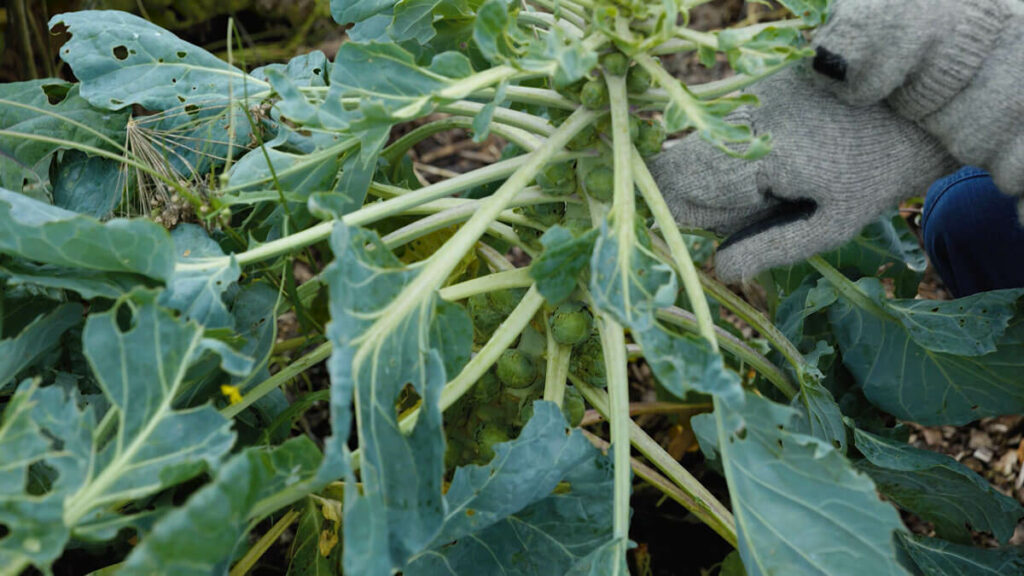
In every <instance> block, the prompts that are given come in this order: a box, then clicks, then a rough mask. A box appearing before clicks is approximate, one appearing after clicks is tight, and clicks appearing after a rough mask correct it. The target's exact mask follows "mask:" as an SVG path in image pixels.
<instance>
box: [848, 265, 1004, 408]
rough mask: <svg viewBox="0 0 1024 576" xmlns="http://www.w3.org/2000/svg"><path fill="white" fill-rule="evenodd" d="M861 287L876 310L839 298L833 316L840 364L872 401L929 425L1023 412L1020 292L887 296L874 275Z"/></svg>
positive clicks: (859, 283) (860, 282) (864, 281)
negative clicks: (945, 297)
mask: <svg viewBox="0 0 1024 576" xmlns="http://www.w3.org/2000/svg"><path fill="white" fill-rule="evenodd" d="M857 286H858V287H859V289H860V290H861V291H862V292H863V293H864V294H865V295H866V296H867V298H868V299H870V301H872V302H874V303H875V304H876V305H877V306H878V308H876V309H866V308H862V307H860V305H858V304H854V303H852V302H850V301H848V300H847V299H845V298H843V297H842V296H840V298H839V302H838V303H837V304H835V305H834V306H832V307H831V308H829V310H828V319H829V323H830V324H831V326H832V331H833V333H834V334H835V337H836V340H837V342H838V344H839V349H840V351H841V352H842V357H843V364H844V365H845V366H846V367H847V368H848V369H849V370H850V372H851V373H852V374H853V376H854V378H855V379H856V381H857V382H858V383H859V384H860V386H861V387H862V389H863V391H864V394H865V395H866V396H867V398H868V399H869V400H870V401H871V402H872V403H873V404H875V405H877V406H878V407H880V408H882V409H883V410H885V411H887V412H889V413H891V414H893V415H894V416H896V417H898V418H902V419H906V420H912V421H914V422H919V423H921V424H924V425H935V424H951V425H957V424H964V423H966V422H970V421H972V420H976V419H978V418H982V417H985V416H997V415H1001V414H1008V413H1013V412H1020V411H1022V410H1024V385H1022V384H1021V381H1020V374H1021V370H1024V315H1022V314H1021V313H1020V306H1021V305H1020V303H1019V302H1018V299H1019V297H1020V294H1021V291H1020V290H1004V291H994V292H986V293H982V294H978V295H977V296H973V297H970V298H967V299H961V300H953V301H950V302H933V301H932V302H930V301H923V300H908V301H901V300H888V299H886V297H885V293H884V289H883V287H882V285H881V283H879V282H878V281H877V280H875V279H870V278H869V279H864V280H861V281H859V282H858V283H857ZM880 311H883V312H884V314H883V313H882V312H880ZM954 352H958V353H961V354H963V353H968V354H970V355H969V356H961V355H956V354H955V353H954Z"/></svg>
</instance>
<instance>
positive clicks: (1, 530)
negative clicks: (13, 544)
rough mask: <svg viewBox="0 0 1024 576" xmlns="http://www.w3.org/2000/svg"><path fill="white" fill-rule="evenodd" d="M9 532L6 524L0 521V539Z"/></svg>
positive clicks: (5, 536)
mask: <svg viewBox="0 0 1024 576" xmlns="http://www.w3.org/2000/svg"><path fill="white" fill-rule="evenodd" d="M10 534H11V529H10V528H8V527H7V524H3V523H0V540H3V539H4V538H7V537H8V536H10Z"/></svg>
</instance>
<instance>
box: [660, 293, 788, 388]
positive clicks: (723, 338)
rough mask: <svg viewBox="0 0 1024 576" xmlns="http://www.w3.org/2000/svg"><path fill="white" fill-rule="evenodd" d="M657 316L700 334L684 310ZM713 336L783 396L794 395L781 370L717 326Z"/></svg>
mask: <svg viewBox="0 0 1024 576" xmlns="http://www.w3.org/2000/svg"><path fill="white" fill-rule="evenodd" d="M657 314H658V319H659V320H662V321H664V322H667V323H669V324H672V325H674V326H678V327H680V328H682V329H683V330H686V331H687V332H693V333H696V334H700V333H701V332H700V327H699V323H698V322H697V319H696V317H695V316H694V315H693V314H692V313H690V312H688V311H686V310H683V309H681V308H676V307H675V306H673V307H671V308H665V309H662V310H658V312H657ZM715 335H716V336H717V339H718V343H719V344H720V345H721V346H722V348H723V349H724V350H725V351H726V352H728V353H729V354H732V355H733V356H735V357H736V358H738V359H740V360H741V361H743V362H746V363H747V364H749V365H750V367H751V368H752V369H754V370H755V371H756V372H758V373H759V374H761V375H762V376H764V377H765V378H767V379H768V381H769V382H771V383H772V384H774V385H775V387H776V388H778V389H779V390H780V391H781V392H782V393H783V394H785V395H786V396H788V397H790V398H792V397H793V396H794V395H795V394H796V387H795V386H794V384H793V382H792V380H791V379H790V378H789V376H788V375H786V373H785V372H783V371H782V370H779V368H778V367H777V366H776V365H775V364H772V362H771V361H770V360H768V359H767V358H765V357H764V356H762V355H761V354H759V353H758V352H757V351H756V350H754V349H753V348H751V347H750V346H747V344H746V343H745V342H743V341H742V340H740V339H739V338H737V337H735V336H733V335H732V334H730V333H729V332H726V331H725V330H723V329H722V328H719V327H718V326H715Z"/></svg>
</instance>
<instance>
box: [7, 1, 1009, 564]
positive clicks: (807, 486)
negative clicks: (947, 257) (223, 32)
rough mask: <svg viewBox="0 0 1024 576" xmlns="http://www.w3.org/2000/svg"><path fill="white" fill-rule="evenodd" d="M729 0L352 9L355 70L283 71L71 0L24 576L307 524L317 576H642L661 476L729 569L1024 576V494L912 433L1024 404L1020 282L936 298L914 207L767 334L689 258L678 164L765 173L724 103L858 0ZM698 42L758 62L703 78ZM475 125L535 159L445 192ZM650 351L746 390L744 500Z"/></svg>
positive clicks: (36, 234)
mask: <svg viewBox="0 0 1024 576" xmlns="http://www.w3.org/2000/svg"><path fill="white" fill-rule="evenodd" d="M702 3H704V1H703V0H663V1H661V2H658V1H654V0H650V1H647V0H530V1H529V2H509V1H507V0H473V1H469V2H466V1H457V0H433V1H426V2H421V1H416V0H401V1H390V0H380V1H372V2H371V1H367V0H331V13H332V16H333V18H334V19H335V20H336V21H337V23H338V24H339V25H341V26H350V27H349V28H348V30H347V34H348V40H347V41H346V42H345V43H344V44H343V45H342V46H341V47H340V49H339V50H338V52H337V54H336V55H335V56H334V58H333V60H329V59H328V58H327V57H326V56H325V55H324V54H323V53H320V52H312V53H309V54H305V55H302V56H299V57H296V58H293V59H292V60H290V61H289V62H287V63H282V64H273V65H268V66H264V67H261V68H256V69H252V70H246V69H245V66H244V65H242V64H241V63H238V62H233V61H232V62H225V61H222V60H220V59H218V58H216V57H214V56H213V55H211V54H210V53H208V52H207V51H205V50H204V49H202V48H200V47H197V46H194V45H192V44H189V43H187V42H185V41H183V40H181V39H179V38H178V37H176V36H175V35H174V34H172V33H170V32H168V31H166V30H163V29H161V28H159V27H157V26H156V25H154V24H151V23H149V22H147V21H145V20H143V19H141V18H138V17H136V16H132V15H130V14H127V13H123V12H114V11H110V12H99V11H86V12H76V13H68V14H60V15H57V16H54V17H53V19H52V20H51V22H50V26H51V29H52V30H53V31H54V32H55V33H64V34H66V35H67V37H68V39H67V41H66V42H65V44H64V45H63V46H62V47H61V48H60V51H59V56H60V58H61V59H62V60H63V61H64V62H65V63H66V65H67V66H68V68H69V69H70V71H71V72H73V74H74V77H75V78H76V81H75V82H65V81H61V80H56V79H50V80H34V81H29V82H21V83H13V84H4V85H0V152H2V154H0V166H2V170H0V186H2V188H0V286H2V287H3V290H2V295H0V403H2V405H0V407H2V414H3V416H2V419H0V574H4V575H6V574H11V575H17V574H21V573H24V572H25V571H27V570H30V569H31V568H35V569H37V570H40V571H42V572H43V573H50V572H51V571H52V570H53V567H54V565H55V563H59V562H60V561H61V559H66V558H68V557H69V554H76V553H79V552H80V551H81V550H98V549H105V550H109V551H111V552H110V554H111V556H110V557H109V558H108V559H109V562H108V564H106V567H105V568H104V570H103V571H101V572H99V573H103V574H108V573H109V574H176V575H177V574H232V575H235V574H243V573H246V572H248V571H250V570H251V569H252V568H253V567H255V566H257V564H258V563H259V562H260V559H261V557H262V556H263V555H264V554H266V552H267V550H268V549H270V548H271V546H272V545H273V543H274V542H275V541H277V540H278V538H279V537H280V536H281V535H282V534H284V533H286V532H288V531H289V530H291V531H293V534H294V537H293V538H292V544H291V547H290V549H289V550H288V551H287V562H288V564H289V566H290V568H289V573H290V574H308V573H316V574H341V573H345V574H350V575H360V576H362V575H367V576H373V575H387V574H395V573H401V574H405V575H409V576H411V575H435V574H437V575H441V574H467V575H469V574H474V575H479V574H574V575H586V574H590V575H604V574H626V573H627V572H628V567H627V556H628V551H629V550H630V548H631V542H630V517H631V511H630V497H631V491H632V488H633V487H634V485H636V484H637V483H641V482H643V483H647V484H649V485H651V486H653V487H654V489H656V490H659V491H661V492H663V493H664V495H665V496H667V497H668V498H670V499H671V500H673V501H674V502H675V503H677V504H678V505H679V506H682V507H683V508H684V509H685V510H687V511H688V513H689V514H692V516H693V517H694V518H695V519H696V520H698V521H699V522H701V523H703V524H706V525H707V527H708V529H709V530H710V531H713V533H714V534H717V535H718V537H720V538H721V539H722V540H724V542H726V543H728V545H729V546H731V547H733V548H735V550H736V552H734V553H733V554H732V555H731V556H730V557H729V558H728V559H727V561H726V562H725V563H724V564H723V567H722V573H723V574H726V573H728V574H740V573H742V572H743V571H744V570H745V572H746V573H747V574H750V575H767V574H785V575H787V576H800V575H812V574H813V575H826V574H827V575H841V574H878V575H882V574H975V573H978V572H971V570H977V569H978V568H977V567H978V566H984V567H985V569H986V570H989V572H988V573H993V574H996V573H999V574H1008V573H1022V572H1024V569H1021V568H1020V567H1021V566H1022V565H1024V559H1022V557H1021V555H1020V553H1019V552H1018V551H1016V550H1013V549H1009V548H1007V549H999V550H983V549H979V548H973V547H971V546H970V543H971V533H972V531H976V532H987V533H990V534H992V536H994V538H995V539H997V540H999V541H1000V542H1004V543H1005V542H1006V541H1008V539H1009V537H1010V535H1012V533H1013V530H1014V526H1015V524H1016V521H1017V519H1018V518H1019V517H1020V516H1022V514H1024V510H1022V509H1021V507H1020V505H1019V504H1017V503H1016V501H1014V500H1012V499H1010V498H1008V497H1006V496H1003V495H1002V494H999V493H998V492H996V491H995V490H994V489H993V488H992V487H991V486H989V485H988V484H987V483H986V482H985V481H984V480H982V479H981V478H980V477H978V476H977V475H976V474H974V473H973V472H971V471H970V470H969V469H967V468H966V467H964V466H963V465H961V464H959V463H958V462H956V461H954V460H953V459H951V458H947V457H944V456H940V455H936V454H933V453H930V452H925V451H922V450H919V449H916V448H914V447H912V446H910V445H908V444H907V443H906V431H905V429H904V428H903V427H902V426H901V425H897V426H895V427H893V426H892V422H893V419H892V418H890V417H888V416H887V414H889V415H892V416H895V417H897V418H899V419H902V420H909V421H917V422H921V423H923V424H961V423H965V422H968V421H971V420H974V419H977V418H980V417H984V416H990V415H996V414H1001V413H1005V412H1013V411H1017V412H1019V411H1021V409H1022V408H1024V393H1022V388H1021V386H1020V379H1019V375H1020V374H1021V373H1022V372H1021V370H1022V369H1024V366H1022V365H1024V322H1021V319H1022V318H1024V316H1021V315H1020V314H1019V312H1020V311H1019V309H1018V303H1017V300H1018V297H1019V296H1020V293H1019V292H1014V291H1008V292H998V293H991V294H984V295H980V296H977V297H971V298H968V299H964V300H961V301H955V302H935V303H923V302H921V301H915V300H913V299H912V298H913V296H914V291H915V288H916V285H917V280H919V277H920V273H921V271H922V269H923V262H922V256H921V254H920V250H919V249H918V248H917V246H916V244H915V243H914V239H913V238H912V237H911V233H910V230H909V229H908V228H907V225H906V223H905V222H904V221H903V220H901V219H899V218H891V219H890V218H886V219H884V220H882V221H879V222H878V223H877V224H876V225H874V226H872V227H870V228H869V229H867V230H865V231H864V232H863V233H862V234H861V236H860V237H858V239H857V240H855V241H854V242H853V243H851V244H850V245H848V246H846V247H844V248H842V249H840V250H839V251H837V252H834V253H831V254H827V255H824V256H822V257H818V258H815V259H812V260H811V261H809V263H803V264H800V265H797V266H794V267H791V268H787V269H785V270H776V271H773V272H772V273H770V274H766V275H765V276H764V277H763V278H762V279H761V285H762V288H763V289H764V290H765V292H766V293H767V294H768V300H769V305H768V307H767V309H768V310H769V311H770V313H768V314H766V313H764V312H762V311H761V310H759V309H756V308H755V307H753V306H752V305H750V304H749V303H747V302H746V301H745V300H743V299H742V298H740V297H738V296H737V295H736V294H734V293H733V292H731V291H730V290H729V289H728V288H726V287H725V286H723V285H721V284H719V283H718V282H716V281H715V280H714V279H713V277H711V276H709V275H707V274H705V273H704V272H703V271H702V270H700V269H699V268H698V267H697V266H696V265H695V264H694V257H693V255H691V253H690V248H691V247H693V246H694V244H695V243H696V242H699V241H703V242H704V243H705V244H707V243H708V242H711V239H709V238H708V237H707V235H706V234H705V235H704V236H702V237H697V236H685V235H684V234H683V233H682V232H681V231H680V230H679V229H678V228H677V226H676V225H675V222H674V221H673V219H672V216H671V214H670V212H669V210H668V207H667V205H666V202H665V200H664V198H663V196H662V191H660V190H659V189H658V187H657V185H656V184H655V182H654V180H653V179H652V177H651V175H650V173H649V172H648V170H647V168H646V165H645V161H644V158H646V157H649V156H651V155H654V154H656V153H658V152H659V151H660V150H661V149H662V146H663V143H664V141H665V138H666V135H669V134H671V135H678V136H682V135H685V134H692V135H693V136H691V137H696V138H703V139H704V140H706V141H707V142H708V143H709V145H711V146H714V147H716V148H718V149H720V150H721V153H722V154H731V155H735V156H741V157H744V158H748V159H750V160H752V161H753V160H755V159H756V158H758V157H761V156H763V155H764V154H767V153H769V151H770V144H771V142H770V135H768V134H757V133H755V132H753V131H752V130H751V129H750V128H749V127H747V126H743V125H739V124H734V123H732V121H730V120H729V119H727V116H728V114H729V113H730V112H733V111H735V110H736V109H737V108H739V107H740V106H745V105H756V104H757V102H756V99H755V98H753V97H752V96H751V95H749V94H745V93H743V92H742V89H743V88H745V87H747V86H749V85H751V84H753V83H755V82H757V81H758V80H759V79H761V78H764V77H765V76H767V75H770V74H773V73H775V72H777V71H779V70H781V69H783V68H785V67H787V66H791V65H799V63H800V62H801V61H802V60H803V59H804V58H805V57H806V56H807V55H808V52H809V50H808V49H807V47H806V40H805V36H804V35H805V33H806V32H807V31H808V30H810V29H813V28H814V27H815V26H817V25H819V24H821V23H822V22H824V21H825V19H826V18H827V9H828V6H827V4H828V2H827V1H826V0H782V1H781V2H780V4H782V5H783V6H784V7H785V8H787V9H789V10H790V11H792V14H794V15H795V17H793V18H792V19H789V20H783V21H778V22H771V23H762V24H756V25H751V26H747V27H742V28H734V29H728V30H723V31H720V32H702V31H696V30H693V29H691V28H689V27H688V23H689V12H690V10H691V9H693V8H694V7H695V6H697V5H699V4H702ZM231 34H234V31H233V30H232V32H231ZM231 42H232V39H231V37H230V35H229V45H231ZM678 53H696V54H698V56H699V58H700V60H701V61H702V62H704V63H707V64H711V63H714V62H715V60H716V57H717V56H718V55H722V56H723V59H724V60H727V61H728V62H729V64H730V65H731V67H732V68H733V70H734V71H735V72H736V74H735V75H734V76H731V77H729V78H728V79H725V80H721V81H716V82H712V83H709V84H703V85H690V86H687V85H684V84H683V83H682V82H680V81H679V80H678V79H677V78H675V77H674V76H673V74H671V73H670V72H669V70H667V69H666V67H665V65H664V64H663V62H662V60H661V58H662V57H664V56H668V55H674V54H678ZM456 129H461V130H467V131H470V132H471V133H472V134H473V135H474V137H475V138H476V139H477V140H483V139H485V138H487V137H488V136H489V135H494V136H497V137H499V138H500V141H501V142H503V143H506V144H505V148H504V150H503V152H502V158H501V159H500V160H499V161H496V162H493V163H488V164H486V165H483V166H481V167H479V168H477V169H473V170H471V171H467V172H464V173H459V174H454V175H450V176H449V177H446V178H444V179H441V180H439V181H436V182H433V183H430V182H427V181H424V180H422V179H421V178H420V177H419V175H418V174H417V166H416V165H415V164H414V163H413V161H412V154H411V151H412V150H413V149H414V147H415V146H416V145H417V144H419V143H421V142H423V141H425V140H426V139H428V138H430V137H431V136H434V135H436V134H439V133H442V132H447V131H451V130H456ZM693 232H696V231H693ZM513 251H515V253H516V254H517V255H518V256H517V257H516V258H510V257H509V255H510V254H511V253H512V252H513ZM838 267H841V268H842V272H841V271H840V270H839V269H838ZM300 271H303V272H304V273H303V274H300ZM306 272H308V273H306ZM882 280H884V281H885V282H886V283H887V285H886V286H887V287H888V289H889V291H890V295H887V293H886V286H883V283H882ZM893 294H894V295H895V298H893V297H891V296H892V295H893ZM726 317H730V318H739V319H740V320H742V321H743V322H744V323H745V324H746V325H747V326H749V327H750V328H752V330H753V334H754V336H750V335H749V332H748V336H743V335H741V334H740V333H739V332H738V331H737V330H736V329H735V327H734V325H733V324H731V323H730V322H728V321H727V320H726V319H725V318H726ZM281 318H288V319H290V322H292V323H293V324H295V325H296V326H297V328H295V329H293V330H292V331H290V332H289V333H288V334H287V336H289V338H287V339H283V338H279V337H278V326H279V319H281ZM951 334H952V335H953V336H950V335H951ZM943 335H945V336H943ZM975 343H976V344H975ZM967 344H970V345H967ZM325 361H326V371H327V373H328V374H329V380H330V384H329V389H310V388H309V387H308V386H304V385H295V386H293V385H292V383H294V382H304V381H316V380H315V379H310V378H311V377H310V374H311V373H316V371H317V370H319V368H318V366H320V365H321V364H322V363H324V362H325ZM631 363H633V364H636V365H639V364H644V365H646V367H647V368H649V370H650V372H651V374H653V379H654V380H655V381H656V382H655V385H656V387H657V392H658V394H660V395H661V397H662V398H663V399H665V400H667V401H670V402H672V403H675V404H677V405H680V406H711V407H712V409H705V410H704V412H705V413H703V414H700V415H699V416H695V417H694V418H693V419H692V421H691V422H690V423H689V424H688V425H689V426H692V430H693V431H694V432H695V434H696V436H697V437H698V439H699V441H700V448H701V450H702V453H703V459H704V460H705V461H706V463H707V465H708V466H709V467H710V468H713V469H715V470H717V471H718V472H719V473H720V474H721V475H723V476H724V478H725V480H726V484H727V486H728V497H727V498H719V497H716V495H715V493H713V492H712V491H711V490H709V489H708V488H707V487H705V486H704V485H702V484H701V483H700V482H699V481H698V480H697V479H696V478H695V477H694V476H693V475H692V474H691V472H690V471H688V470H687V468H686V467H684V466H683V465H682V464H681V463H680V462H679V461H677V460H676V459H675V458H673V457H672V456H670V455H669V454H668V452H666V450H665V449H663V448H662V446H661V445H660V444H659V443H658V442H657V441H655V440H654V439H653V438H652V437H651V435H650V433H649V432H648V431H645V430H644V429H643V428H641V427H640V426H638V425H637V424H636V423H634V422H633V420H632V419H631V416H630V408H631V407H630V381H629V379H630V377H629V374H630V372H629V366H630V364H631ZM307 379H308V380H307ZM286 391H287V393H286ZM318 402H326V403H327V405H328V408H327V410H326V412H327V414H328V415H329V419H328V421H324V422H321V423H319V424H318V425H317V426H319V428H317V433H314V432H313V430H312V429H311V428H310V427H309V426H310V425H309V423H308V422H306V421H305V420H304V419H303V418H304V415H305V414H306V413H307V412H309V411H310V410H311V409H312V408H313V407H314V406H315V405H316V403H318ZM588 406H589V407H590V408H592V409H593V410H594V411H595V414H594V417H593V418H591V419H590V420H589V421H591V422H593V421H595V420H597V419H603V420H605V421H607V423H608V426H607V428H606V429H602V430H606V431H607V432H608V434H607V439H608V440H609V441H610V448H609V449H608V450H607V451H603V450H601V449H598V448H597V447H595V443H594V442H592V441H591V439H592V438H593V437H588V436H587V435H586V434H584V432H583V431H582V430H581V429H580V428H579V426H580V423H581V421H583V420H584V412H585V410H586V408H587V407H588ZM297 422H301V423H302V426H297V425H296V423H297ZM684 423H685V422H684ZM303 426H304V428H303ZM293 429H294V430H300V429H302V430H304V431H305V432H306V433H305V434H293V433H292V431H293ZM595 430H596V429H595ZM311 438H312V439H311ZM595 441H596V442H597V444H599V445H601V442H600V440H595ZM639 459H642V460H643V461H644V462H646V463H644V462H641V461H640V460H639ZM648 464H649V465H648ZM634 472H635V476H634ZM880 494H881V495H882V496H884V498H885V500H883V499H881V498H880V497H879V495H880ZM898 509H902V510H906V511H909V512H913V513H915V514H916V515H918V516H919V517H920V518H922V519H924V520H925V521H928V522H931V523H932V524H933V525H934V527H935V535H936V537H923V536H914V535H911V534H910V532H909V531H908V530H907V529H906V528H905V527H904V526H903V524H902V523H901V520H900V514H899V512H898ZM679 544H680V547H682V548H685V547H686V546H687V542H685V541H680V543H679ZM104 547H106V548H104ZM1008 567H1009V568H1008ZM1013 567H1016V568H1013ZM98 568H99V567H98ZM689 569H696V567H678V572H685V571H686V570H689ZM1007 569H1009V570H1010V571H1009V572H1007V571H1006V570H1007Z"/></svg>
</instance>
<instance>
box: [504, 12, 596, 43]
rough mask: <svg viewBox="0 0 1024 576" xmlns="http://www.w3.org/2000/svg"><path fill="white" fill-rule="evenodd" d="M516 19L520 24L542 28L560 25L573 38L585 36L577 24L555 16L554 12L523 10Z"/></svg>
mask: <svg viewBox="0 0 1024 576" xmlns="http://www.w3.org/2000/svg"><path fill="white" fill-rule="evenodd" d="M516 19H517V20H518V21H519V23H520V24H525V25H527V26H537V27H539V28H542V29H550V28H553V27H558V28H559V29H561V30H562V32H565V33H566V34H567V35H568V36H570V37H572V38H577V39H579V38H583V30H580V29H579V28H578V27H577V26H576V25H575V24H573V23H572V22H570V21H568V20H566V19H564V18H555V16H554V15H553V14H548V13H547V12H531V11H528V10H523V11H521V12H519V15H518V16H517V17H516Z"/></svg>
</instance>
